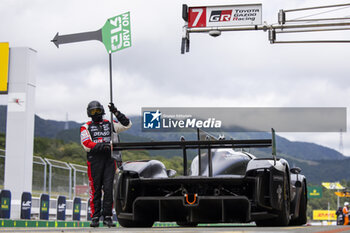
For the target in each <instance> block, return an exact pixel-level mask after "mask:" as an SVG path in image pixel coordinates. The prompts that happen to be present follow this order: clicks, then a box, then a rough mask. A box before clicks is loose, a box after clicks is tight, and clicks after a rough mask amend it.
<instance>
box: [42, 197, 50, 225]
mask: <svg viewBox="0 0 350 233" xmlns="http://www.w3.org/2000/svg"><path fill="white" fill-rule="evenodd" d="M49 210H50V196H49V195H48V194H41V195H40V219H42V220H49Z"/></svg>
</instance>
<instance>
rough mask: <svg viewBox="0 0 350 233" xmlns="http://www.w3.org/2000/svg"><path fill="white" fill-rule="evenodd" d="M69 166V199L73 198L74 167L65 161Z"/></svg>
mask: <svg viewBox="0 0 350 233" xmlns="http://www.w3.org/2000/svg"><path fill="white" fill-rule="evenodd" d="M65 164H66V166H67V168H68V169H69V199H72V168H71V167H70V166H69V165H68V163H65Z"/></svg>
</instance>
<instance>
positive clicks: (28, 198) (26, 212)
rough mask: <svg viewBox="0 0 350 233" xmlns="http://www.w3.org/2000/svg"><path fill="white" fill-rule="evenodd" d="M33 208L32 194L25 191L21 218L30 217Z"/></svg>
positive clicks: (22, 199)
mask: <svg viewBox="0 0 350 233" xmlns="http://www.w3.org/2000/svg"><path fill="white" fill-rule="evenodd" d="M31 209H32V194H31V193H29V192H23V193H22V198H21V219H30V213H31Z"/></svg>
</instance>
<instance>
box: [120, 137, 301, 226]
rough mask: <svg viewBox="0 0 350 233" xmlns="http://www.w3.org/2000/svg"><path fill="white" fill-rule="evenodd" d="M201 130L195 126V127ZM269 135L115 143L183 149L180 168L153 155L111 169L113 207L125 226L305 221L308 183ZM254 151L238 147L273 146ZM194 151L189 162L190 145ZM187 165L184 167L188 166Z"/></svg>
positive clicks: (122, 146)
mask: <svg viewBox="0 0 350 233" xmlns="http://www.w3.org/2000/svg"><path fill="white" fill-rule="evenodd" d="M198 134H199V131H198ZM272 135H273V136H272V140H271V139H255V140H225V139H222V138H221V139H220V140H213V137H208V136H207V137H206V140H199V141H185V140H184V139H183V138H182V139H181V140H180V141H168V142H164V141H161V142H140V143H138V142H136V143H116V144H115V145H114V147H113V148H114V150H117V151H122V150H140V149H144V150H160V149H167V150H169V149H174V150H182V152H183V160H184V163H183V166H184V174H183V175H181V176H175V174H176V172H175V171H174V170H171V169H167V168H166V167H165V166H164V164H163V163H162V162H160V161H157V160H142V161H130V162H124V163H123V165H122V167H120V170H119V173H118V174H117V175H116V179H115V187H114V201H115V203H114V206H115V210H116V213H117V218H118V222H119V224H120V225H121V226H123V227H152V225H153V224H154V222H155V221H157V222H176V223H177V224H178V225H180V226H187V227H194V226H197V225H198V224H199V223H249V222H253V221H254V222H255V223H256V225H257V226H287V225H303V224H305V223H306V220H307V218H306V208H307V196H306V194H307V190H306V188H307V185H306V178H305V176H303V175H301V174H300V172H301V169H300V168H290V166H289V164H288V162H287V161H286V160H285V159H282V158H276V155H275V151H276V150H275V143H274V138H275V136H274V132H273V134H272ZM271 146H272V148H273V150H272V151H273V153H272V154H273V156H271V157H270V158H257V157H255V156H254V155H253V154H251V153H248V152H246V151H245V150H243V148H256V147H271ZM189 149H197V150H198V155H197V156H196V157H195V158H194V159H193V161H192V164H191V166H190V168H189V169H188V168H187V150H189ZM188 170H189V172H188Z"/></svg>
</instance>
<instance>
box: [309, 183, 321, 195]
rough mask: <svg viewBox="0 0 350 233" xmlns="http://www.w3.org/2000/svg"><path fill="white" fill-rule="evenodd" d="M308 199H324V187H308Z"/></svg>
mask: <svg viewBox="0 0 350 233" xmlns="http://www.w3.org/2000/svg"><path fill="white" fill-rule="evenodd" d="M307 190H308V191H307V197H308V198H321V197H322V186H308V187H307Z"/></svg>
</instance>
